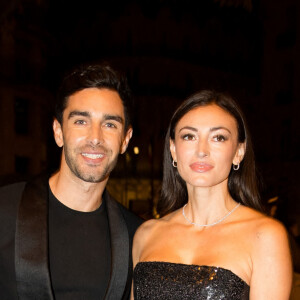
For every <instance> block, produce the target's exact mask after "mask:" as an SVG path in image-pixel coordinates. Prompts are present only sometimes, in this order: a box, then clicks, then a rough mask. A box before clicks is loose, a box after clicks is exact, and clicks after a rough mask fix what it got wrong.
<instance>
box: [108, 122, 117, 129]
mask: <svg viewBox="0 0 300 300" xmlns="http://www.w3.org/2000/svg"><path fill="white" fill-rule="evenodd" d="M105 127H108V128H117V126H116V124H114V123H105Z"/></svg>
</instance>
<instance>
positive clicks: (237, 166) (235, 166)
mask: <svg viewBox="0 0 300 300" xmlns="http://www.w3.org/2000/svg"><path fill="white" fill-rule="evenodd" d="M232 168H233V170H234V171H237V170H238V169H239V168H240V163H238V164H237V165H233V167H232Z"/></svg>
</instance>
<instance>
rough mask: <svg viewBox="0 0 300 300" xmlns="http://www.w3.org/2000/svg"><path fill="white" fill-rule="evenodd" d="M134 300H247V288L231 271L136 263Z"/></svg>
mask: <svg viewBox="0 0 300 300" xmlns="http://www.w3.org/2000/svg"><path fill="white" fill-rule="evenodd" d="M133 288H134V299H135V300H142V299H145V300H150V299H151V300H156V299H172V300H196V299H197V300H221V299H222V300H223V299H224V300H225V299H226V300H246V299H247V300H248V299H249V290H250V288H249V286H248V285H247V283H246V282H245V281H243V280H242V279H241V278H240V277H238V276H237V275H235V274H234V273H232V272H231V271H230V270H227V269H223V268H219V267H212V266H198V265H185V264H178V263H168V262H155V261H154V262H139V263H138V264H137V265H136V267H135V269H134V275H133Z"/></svg>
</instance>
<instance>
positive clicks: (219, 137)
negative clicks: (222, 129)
mask: <svg viewBox="0 0 300 300" xmlns="http://www.w3.org/2000/svg"><path fill="white" fill-rule="evenodd" d="M213 140H214V141H216V142H225V141H226V140H227V138H226V137H225V136H224V135H221V134H218V135H216V136H214V137H213Z"/></svg>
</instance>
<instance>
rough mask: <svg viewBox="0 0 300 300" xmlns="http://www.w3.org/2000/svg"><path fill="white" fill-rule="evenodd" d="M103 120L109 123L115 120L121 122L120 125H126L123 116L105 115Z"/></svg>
mask: <svg viewBox="0 0 300 300" xmlns="http://www.w3.org/2000/svg"><path fill="white" fill-rule="evenodd" d="M103 119H104V120H105V121H108V120H114V121H117V122H119V123H120V124H124V120H123V118H122V117H121V116H118V115H109V114H105V115H104V118H103Z"/></svg>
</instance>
